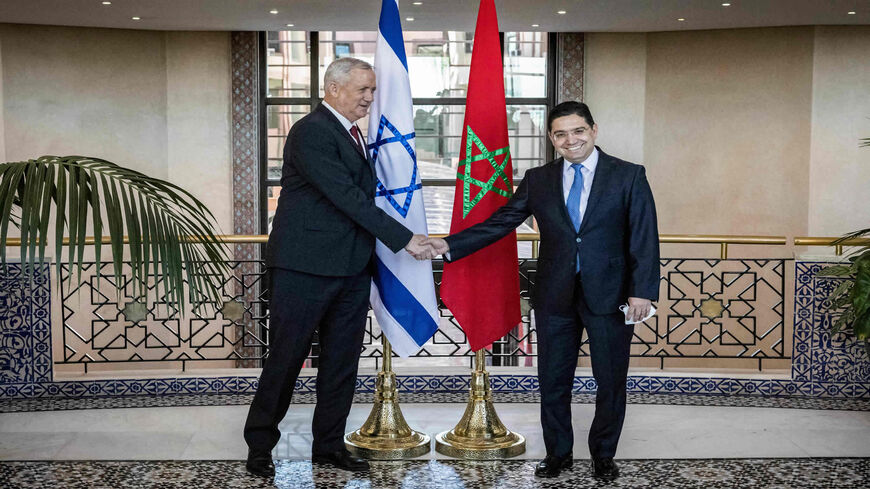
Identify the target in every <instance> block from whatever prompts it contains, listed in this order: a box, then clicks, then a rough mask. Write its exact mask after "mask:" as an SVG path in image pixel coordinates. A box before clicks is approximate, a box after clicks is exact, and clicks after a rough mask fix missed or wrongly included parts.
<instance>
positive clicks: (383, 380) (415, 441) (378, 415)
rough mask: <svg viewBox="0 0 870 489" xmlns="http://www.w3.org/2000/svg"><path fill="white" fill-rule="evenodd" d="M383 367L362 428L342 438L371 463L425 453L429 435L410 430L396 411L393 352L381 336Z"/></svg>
mask: <svg viewBox="0 0 870 489" xmlns="http://www.w3.org/2000/svg"><path fill="white" fill-rule="evenodd" d="M383 345H384V364H383V368H382V369H381V371H380V372H378V380H377V383H376V387H375V405H374V406H372V412H371V413H369V417H368V419H367V420H366V422H365V423H363V425H362V427H361V428H360V429H358V430H356V431H353V432H351V433H348V434H346V435H345V436H344V445H345V446H346V447H347V449H348V450H349V451H350V452H351V453H353V454H354V455H356V456H359V457H364V458H369V459H374V460H399V459H404V458H412V457H419V456H420V455H423V454H424V453H427V452H429V435H426V434H424V433H420V432H418V431H414V430H412V429H411V428H410V427H409V426H408V423H407V422H406V421H405V417H404V416H402V409H401V408H400V407H399V398H398V390H397V389H396V374H395V373H393V369H392V356H393V349H392V347H391V346H390V342H389V341H388V340H387V337H386V335H384V336H383Z"/></svg>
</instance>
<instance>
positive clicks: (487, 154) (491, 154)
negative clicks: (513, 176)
mask: <svg viewBox="0 0 870 489" xmlns="http://www.w3.org/2000/svg"><path fill="white" fill-rule="evenodd" d="M472 143H474V145H475V146H477V149H479V150H480V154H478V155H475V156H471V150H472ZM501 155H505V156H504V159H503V160H502V161H501V164H498V163H497V162H496V161H495V157H496V156H501ZM481 160H487V161H489V164H490V166H492V168H493V170H495V171H494V172H493V174H492V176H491V177H489V180H488V181H486V182H484V181H483V180H478V179H476V178H472V176H471V164H472V163H474V162H476V161H481ZM510 160H511V150H510V146H505V147H504V148H499V149H497V150H495V151H489V150H488V149H486V146H485V145H484V144H483V141H481V140H480V138H479V137H477V134H475V133H474V131H472V130H471V126H468V135H467V136H466V137H465V159H464V160H462V161H460V162H459V166H460V167H462V166H463V165H464V166H465V172H464V173H463V172H462V171H459V172H457V173H456V176H457V177H459V179H460V180H462V182H463V184H462V218H463V219H464V218H465V217H466V216H468V213H469V212H471V209H474V206H475V205H477V203H478V202H480V200H481V199H483V197H484V196H485V195H486V193H487V192H495V193H497V194H498V195H501V196H502V197H506V198H510V196H511V195H513V186H512V185H511V183H510V180H509V179H508V177H507V175H506V174H505V172H504V169H505V167H506V166H507V165H508V163H510ZM499 178H501V180H502V181H503V182H504V185H505V187H506V188H507V190H503V189H500V188H498V187H496V186H495V185H494V184H495V182H496V180H498V179H499ZM472 184H474V185H476V186H478V187H480V191H479V192H477V195H475V196H474V198H473V199H472V198H471V185H472Z"/></svg>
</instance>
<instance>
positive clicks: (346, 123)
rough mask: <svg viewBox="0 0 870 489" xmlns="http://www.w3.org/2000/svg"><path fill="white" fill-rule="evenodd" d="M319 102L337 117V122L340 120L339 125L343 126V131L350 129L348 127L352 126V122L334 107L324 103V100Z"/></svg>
mask: <svg viewBox="0 0 870 489" xmlns="http://www.w3.org/2000/svg"><path fill="white" fill-rule="evenodd" d="M321 103H322V104H323V106H324V107H326V108H327V109H329V111H330V112H332V115H334V116H335V118H336V119H338V122H341V125H342V126H344V130H345V131H350V128H351V127H352V126H353V122H351V121H349V120H348V119H347V117H345V116H343V115H341V114H340V113H339V112H338V111H337V110H335V108H333V107H332V106H331V105H329V104H328V103H326V100H324V101H322V102H321Z"/></svg>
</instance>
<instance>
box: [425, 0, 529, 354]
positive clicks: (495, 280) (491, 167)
mask: <svg viewBox="0 0 870 489" xmlns="http://www.w3.org/2000/svg"><path fill="white" fill-rule="evenodd" d="M457 170H458V171H457V178H456V195H455V197H454V199H453V220H452V221H451V223H450V234H455V233H458V232H460V231H462V230H463V229H466V228H469V227H471V226H473V225H475V224H477V223H479V222H481V221H484V220H486V218H487V217H489V216H490V215H491V214H492V213H493V212H494V211H495V210H496V209H498V208H499V207H501V206H502V205H504V204H505V203H506V202H507V201H508V199H509V198H510V196H511V195H513V179H512V175H513V170H512V168H511V156H510V147H509V146H508V134H507V108H506V107H505V100H504V75H503V69H502V54H501V45H500V43H499V38H498V19H497V18H496V13H495V3H494V2H493V0H481V2H480V9H479V10H478V13H477V27H476V28H475V30H474V51H473V52H472V54H471V70H470V73H469V76H468V97H467V103H466V106H465V122H464V123H463V129H462V146H461V148H460V153H459V167H458V169H457ZM441 298H442V299H443V300H444V304H445V305H447V307H448V308H449V309H450V311H451V312H452V313H453V316H454V317H455V318H456V321H457V322H458V323H459V325H460V326H461V327H462V329H463V330H464V331H465V334H466V336H468V343H469V345H471V349H472V350H473V351H477V350H480V349H481V348H485V347H487V346H489V345H490V344H492V342H493V341H495V340H497V339H499V338H501V337H502V336H504V335H505V334H507V332H508V331H510V330H511V329H513V328H514V327H515V326H516V325H517V324H519V322H520V316H521V314H520V284H519V270H518V267H517V237H516V233H515V232H511V233H510V234H509V235H507V236H505V237H504V238H502V239H501V240H499V241H497V242H495V243H493V244H492V245H490V246H487V247H486V248H483V249H482V250H480V251H478V252H477V253H473V254H471V255H469V256H467V257H465V258H463V259H461V260H457V261H456V262H452V263H445V264H444V274H443V276H442V283H441Z"/></svg>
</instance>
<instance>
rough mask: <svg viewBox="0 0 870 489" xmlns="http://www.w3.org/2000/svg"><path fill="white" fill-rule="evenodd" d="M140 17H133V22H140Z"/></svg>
mask: <svg viewBox="0 0 870 489" xmlns="http://www.w3.org/2000/svg"><path fill="white" fill-rule="evenodd" d="M141 19H142V18H141V17H133V20H141Z"/></svg>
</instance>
